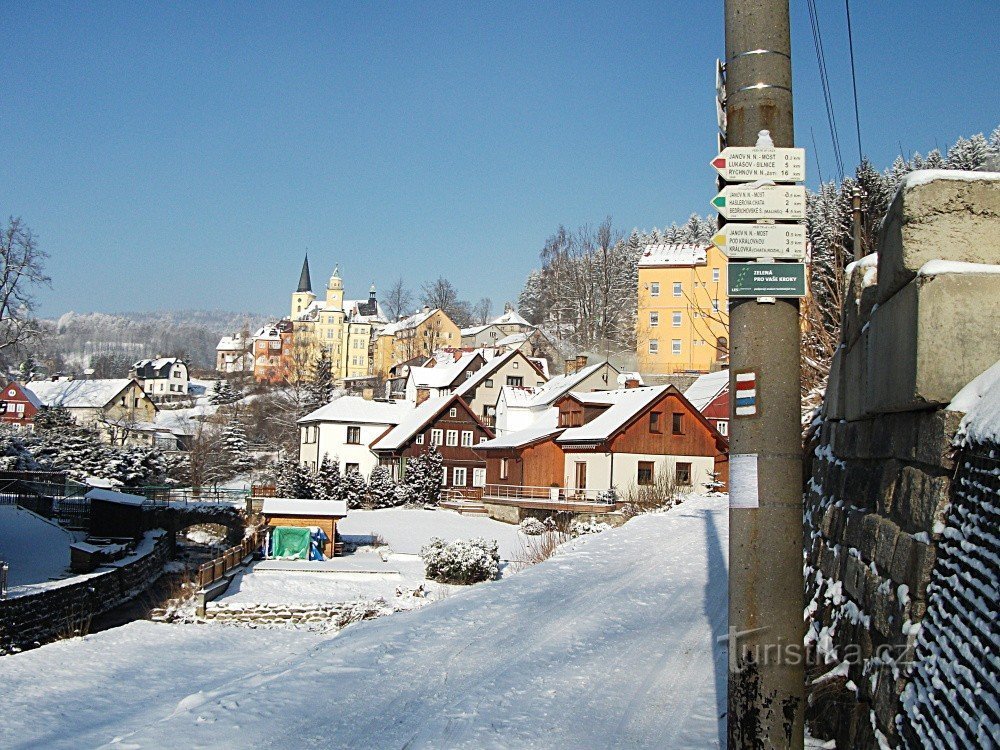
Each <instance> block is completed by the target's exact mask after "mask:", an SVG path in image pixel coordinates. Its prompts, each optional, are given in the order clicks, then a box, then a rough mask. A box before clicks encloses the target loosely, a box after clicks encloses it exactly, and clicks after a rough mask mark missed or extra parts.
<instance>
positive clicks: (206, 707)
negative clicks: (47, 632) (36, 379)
mask: <svg viewBox="0 0 1000 750" xmlns="http://www.w3.org/2000/svg"><path fill="white" fill-rule="evenodd" d="M726 505H727V501H726V498H725V497H721V498H720V497H714V498H700V497H692V498H691V499H689V500H688V501H687V502H685V503H684V504H683V505H680V506H678V507H676V508H674V509H673V510H671V511H669V512H667V513H664V514H655V515H648V516H641V517H639V518H636V519H634V520H632V521H630V522H629V523H628V524H626V525H625V526H623V527H621V528H619V529H615V530H612V531H608V532H605V533H603V534H597V535H592V536H589V537H584V538H581V539H579V540H576V541H574V542H572V543H571V544H570V545H567V546H566V547H565V548H564V549H563V550H562V551H560V553H559V554H558V555H557V556H556V557H554V558H552V559H550V560H548V561H547V562H544V563H541V564H539V565H536V566H534V567H532V568H529V569H528V570H525V571H523V572H521V573H518V574H517V575H514V576H511V577H509V578H504V579H503V580H500V581H496V582H492V583H486V584H481V585H478V586H474V587H471V588H467V589H463V590H462V591H460V592H457V593H453V594H452V595H451V596H448V597H447V598H444V599H443V600H441V601H439V602H437V603H435V604H433V605H431V606H428V607H424V608H422V609H418V610H415V611H412V612H403V613H399V614H396V615H393V616H391V617H384V618H381V619H378V620H372V621H366V622H362V623H358V624H356V625H352V626H350V627H349V628H347V629H345V630H343V631H341V632H340V633H339V634H337V635H334V636H320V635H317V634H314V633H305V632H296V631H283V630H248V629H243V628H231V627H225V626H211V625H200V626H192V625H186V626H177V625H160V624H152V623H147V622H143V623H133V624H131V625H127V626H125V627H123V628H118V629H115V630H109V631H105V632H103V633H99V634H97V635H94V636H89V637H87V638H85V639H82V640H81V639H75V640H72V641H64V642H61V643H57V644H53V645H51V646H45V647H44V648H41V649H36V650H34V651H28V652H25V653H23V654H17V655H15V656H8V657H4V658H2V659H0V684H3V685H5V687H6V689H5V690H4V691H2V692H0V716H3V717H4V720H3V721H2V722H0V746H2V747H5V748H6V747H10V748H29V747H31V748H33V747H59V748H81V747H95V746H101V745H103V744H105V743H111V742H112V741H114V742H115V744H114V745H112V747H115V748H130V749H138V748H163V747H208V748H242V747H277V746H282V747H284V746H295V747H299V748H357V747H366V748H402V747H407V748H511V749H517V748H612V747H617V748H671V749H672V750H685V749H686V748H699V749H701V748H707V747H718V746H719V745H720V741H721V738H723V737H724V718H722V714H723V712H724V711H725V680H726V653H725V648H724V645H720V644H717V643H716V641H715V638H716V636H717V635H722V634H724V633H725V631H726V609H727V604H726V591H727V576H726V558H725V554H726V548H727V533H726V519H727V508H726ZM365 526H368V524H365ZM368 530H370V529H367V528H366V529H365V533H367V531H368Z"/></svg>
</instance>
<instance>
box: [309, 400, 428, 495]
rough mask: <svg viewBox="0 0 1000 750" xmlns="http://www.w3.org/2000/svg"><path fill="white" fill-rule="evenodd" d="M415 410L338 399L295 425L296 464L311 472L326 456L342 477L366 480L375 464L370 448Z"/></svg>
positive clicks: (408, 405) (394, 404) (386, 403)
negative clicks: (349, 475)
mask: <svg viewBox="0 0 1000 750" xmlns="http://www.w3.org/2000/svg"><path fill="white" fill-rule="evenodd" d="M415 408H416V406H415V404H413V403H410V402H407V401H370V400H367V399H364V398H361V397H360V396H341V397H340V398H338V399H335V400H333V401H331V402H330V403H329V404H326V405H325V406H321V407H320V408H319V409H316V411H313V412H310V413H309V414H306V415H305V416H304V417H302V418H301V419H300V420H299V421H298V425H299V463H300V464H302V465H303V466H305V467H307V468H309V469H311V470H313V471H315V470H316V468H317V467H318V466H319V465H320V464H321V463H322V461H323V457H324V456H326V457H328V459H329V460H330V461H331V462H337V463H338V464H339V465H340V470H341V472H342V473H346V472H348V471H358V472H359V473H361V474H362V475H363V476H365V477H367V476H368V475H369V474H371V471H372V469H374V468H375V466H376V465H377V464H378V457H377V456H376V455H375V454H374V453H373V452H372V450H371V448H370V446H371V444H372V443H374V442H375V441H376V440H378V439H379V438H380V437H382V436H383V435H385V434H386V433H387V432H389V431H390V430H391V429H392V428H394V427H395V426H396V425H398V424H399V423H400V422H401V421H403V419H405V418H406V416H407V415H409V414H411V413H412V412H413V411H414V409H415Z"/></svg>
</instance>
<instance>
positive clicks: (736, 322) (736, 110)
mask: <svg viewBox="0 0 1000 750" xmlns="http://www.w3.org/2000/svg"><path fill="white" fill-rule="evenodd" d="M725 23H726V81H725V84H726V126H727V127H726V145H727V146H729V147H740V146H744V147H746V146H755V145H759V144H758V133H759V131H761V130H768V131H770V134H771V139H772V141H773V146H774V147H777V148H778V149H781V148H791V147H793V146H794V142H793V141H794V138H793V128H792V75H791V46H790V39H789V19H788V0H726V3H725ZM749 174H751V175H752V174H755V173H754V172H750V173H749ZM772 179H774V180H775V181H776V182H782V181H788V182H790V181H794V180H796V179H800V177H799V176H798V175H795V176H793V177H792V178H791V179H787V178H785V177H783V176H782V175H781V174H778V175H776V176H774V177H773V178H772ZM744 187H746V186H744ZM779 187H780V186H779ZM766 202H767V203H768V205H770V201H766ZM760 218H761V219H767V218H771V219H777V220H783V219H786V218H790V217H787V216H782V215H772V216H770V217H767V216H761V217H760ZM778 226H780V225H778ZM771 231H774V230H771ZM763 257H765V258H767V257H769V256H766V255H765V256H763ZM770 257H771V258H772V259H774V256H770ZM737 266H738V264H737V263H735V262H734V263H731V264H730V269H729V270H730V274H732V273H733V271H734V270H736V268H737ZM729 320H730V329H731V331H730V336H731V339H732V353H731V362H732V365H731V372H732V375H731V381H730V393H731V394H732V397H731V398H730V401H731V402H732V404H733V406H732V407H731V414H730V416H731V420H730V425H731V428H730V430H731V437H730V453H731V462H730V490H731V493H732V495H731V501H730V504H731V509H730V512H729V574H730V578H729V628H730V630H729V649H730V654H729V713H728V739H729V747H730V748H731V749H732V750H737V749H742V748H761V750H763V749H764V748H768V749H770V748H794V749H796V750H798V749H799V748H802V747H803V721H802V718H803V712H804V701H803V693H804V669H803V663H802V649H803V645H802V643H803V633H804V631H803V624H802V610H803V581H802V455H801V454H802V451H801V438H800V420H801V417H800V393H799V387H800V386H799V380H800V375H799V338H800V329H799V303H798V299H797V298H795V297H792V298H773V297H769V298H768V301H767V302H763V301H762V300H761V299H760V298H753V297H749V298H746V299H731V301H730V318H729ZM733 506H735V507H733Z"/></svg>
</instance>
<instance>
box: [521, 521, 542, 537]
mask: <svg viewBox="0 0 1000 750" xmlns="http://www.w3.org/2000/svg"><path fill="white" fill-rule="evenodd" d="M546 531H548V528H547V527H546V526H545V524H544V523H542V522H541V521H539V520H538V519H537V518H525V519H524V520H523V521H521V533H522V534H526V535H527V536H538V535H539V534H544V533H545V532H546Z"/></svg>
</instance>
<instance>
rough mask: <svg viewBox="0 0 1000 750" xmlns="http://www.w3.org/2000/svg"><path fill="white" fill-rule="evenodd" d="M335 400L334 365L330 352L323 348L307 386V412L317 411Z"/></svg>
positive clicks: (314, 363) (317, 357)
mask: <svg viewBox="0 0 1000 750" xmlns="http://www.w3.org/2000/svg"><path fill="white" fill-rule="evenodd" d="M332 400H333V364H332V362H331V361H330V352H329V351H328V350H327V348H326V347H321V348H320V350H319V354H317V355H316V360H315V362H313V366H312V373H311V377H310V379H309V383H308V384H307V385H306V403H305V407H306V410H307V411H315V410H316V409H318V408H320V407H321V406H325V405H326V404H328V403H330V402H331V401H332Z"/></svg>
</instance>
